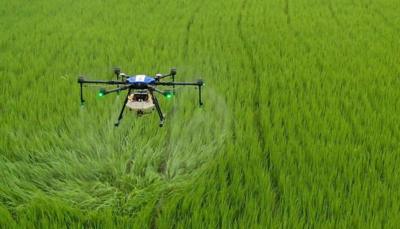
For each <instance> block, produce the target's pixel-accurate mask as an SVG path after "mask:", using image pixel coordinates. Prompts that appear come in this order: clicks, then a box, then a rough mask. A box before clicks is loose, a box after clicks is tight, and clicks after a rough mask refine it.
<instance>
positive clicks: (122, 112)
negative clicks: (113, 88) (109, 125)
mask: <svg viewBox="0 0 400 229" xmlns="http://www.w3.org/2000/svg"><path fill="white" fill-rule="evenodd" d="M130 93H131V89H130V88H129V90H128V94H126V97H125V101H124V104H123V105H122V109H121V112H120V113H119V116H118V120H117V122H116V123H115V124H114V126H115V127H118V126H119V123H120V121H121V119H122V117H123V115H124V110H125V107H126V102H128V96H129V94H130Z"/></svg>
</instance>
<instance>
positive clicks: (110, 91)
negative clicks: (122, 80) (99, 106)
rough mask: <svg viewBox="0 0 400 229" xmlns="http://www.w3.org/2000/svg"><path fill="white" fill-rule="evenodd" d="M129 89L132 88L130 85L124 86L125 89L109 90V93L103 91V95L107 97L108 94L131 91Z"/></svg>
mask: <svg viewBox="0 0 400 229" xmlns="http://www.w3.org/2000/svg"><path fill="white" fill-rule="evenodd" d="M129 88H130V85H128V86H124V87H119V88H115V89H112V90H108V91H106V90H104V91H103V94H104V95H107V94H110V93H113V92H120V91H123V90H126V89H129Z"/></svg>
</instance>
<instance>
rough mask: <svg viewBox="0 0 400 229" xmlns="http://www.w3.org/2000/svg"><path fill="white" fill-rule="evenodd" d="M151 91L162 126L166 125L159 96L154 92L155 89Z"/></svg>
mask: <svg viewBox="0 0 400 229" xmlns="http://www.w3.org/2000/svg"><path fill="white" fill-rule="evenodd" d="M149 91H150V95H151V98H152V99H153V102H154V105H155V106H156V110H157V113H158V116H159V117H160V127H162V126H163V125H164V115H163V113H162V111H161V108H160V104H158V100H157V98H156V97H155V96H154V94H153V91H152V90H149Z"/></svg>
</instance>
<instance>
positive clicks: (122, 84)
mask: <svg viewBox="0 0 400 229" xmlns="http://www.w3.org/2000/svg"><path fill="white" fill-rule="evenodd" d="M114 74H115V75H116V78H117V80H86V79H85V78H84V76H80V77H79V78H78V83H79V84H80V97H81V104H82V105H83V104H84V103H85V100H84V99H83V85H84V84H107V85H116V86H117V88H115V89H112V90H105V89H101V93H102V94H103V95H107V94H110V93H114V92H117V93H119V92H120V91H123V90H128V93H127V95H126V97H125V100H124V103H123V105H122V109H121V112H120V113H119V116H118V120H117V122H116V123H115V126H118V125H119V123H120V121H121V119H122V117H123V114H124V110H125V107H126V103H127V102H128V96H129V95H130V93H131V91H132V90H148V91H149V93H150V96H151V98H152V99H153V103H154V105H155V107H156V110H157V113H158V116H159V117H160V127H162V126H163V124H164V115H163V113H162V111H161V108H160V104H159V103H158V100H157V98H156V96H155V95H154V92H157V93H160V94H162V95H165V94H166V93H170V91H169V90H164V91H162V90H158V89H157V88H156V87H157V86H172V87H173V93H175V86H196V87H198V89H199V106H202V105H203V101H202V99H201V87H202V86H203V85H204V83H203V80H198V81H197V82H175V75H176V69H175V68H172V69H171V71H170V73H168V74H156V76H155V77H154V79H155V82H154V83H151V84H147V83H136V84H129V83H128V81H127V80H126V78H127V77H129V76H128V75H126V74H125V73H121V70H120V69H119V68H114ZM166 77H172V81H169V82H161V79H164V78H166ZM120 78H121V79H120Z"/></svg>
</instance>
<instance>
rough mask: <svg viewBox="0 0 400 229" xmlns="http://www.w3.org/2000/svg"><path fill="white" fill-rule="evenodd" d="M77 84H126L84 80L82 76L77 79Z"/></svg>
mask: <svg viewBox="0 0 400 229" xmlns="http://www.w3.org/2000/svg"><path fill="white" fill-rule="evenodd" d="M78 83H80V84H81V85H82V84H85V83H92V84H111V85H118V84H126V82H124V81H116V80H86V79H85V78H83V77H82V76H81V77H79V78H78Z"/></svg>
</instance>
